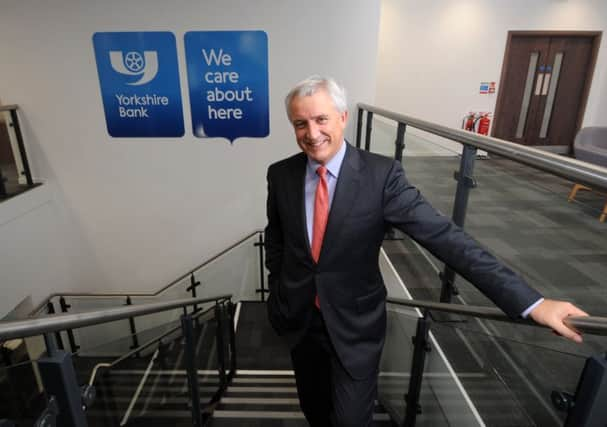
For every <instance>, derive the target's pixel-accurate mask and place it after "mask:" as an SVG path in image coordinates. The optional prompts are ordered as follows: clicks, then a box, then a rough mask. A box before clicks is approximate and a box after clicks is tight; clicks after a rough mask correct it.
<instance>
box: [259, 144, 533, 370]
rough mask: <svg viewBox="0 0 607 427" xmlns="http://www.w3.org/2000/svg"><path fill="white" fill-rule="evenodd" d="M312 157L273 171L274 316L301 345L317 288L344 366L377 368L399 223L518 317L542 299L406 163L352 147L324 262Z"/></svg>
mask: <svg viewBox="0 0 607 427" xmlns="http://www.w3.org/2000/svg"><path fill="white" fill-rule="evenodd" d="M306 162H307V157H306V155H305V154H304V153H299V154H296V155H294V156H292V157H289V158H288V159H285V160H282V161H279V162H277V163H275V164H273V165H271V166H270V167H269V168H268V176H267V179H268V200H267V215H268V225H267V227H266V229H265V239H266V266H267V268H268V270H269V272H270V276H269V287H270V297H269V299H268V314H269V318H270V322H271V323H272V326H273V327H274V329H275V330H276V331H277V332H278V333H279V334H280V335H284V336H285V337H286V338H287V339H288V341H289V342H290V344H291V345H292V346H294V345H295V344H297V343H298V342H299V340H300V338H301V337H302V336H303V334H304V333H305V331H306V328H307V326H308V323H309V320H310V315H311V314H312V310H315V308H314V297H315V295H316V293H318V295H319V298H320V303H321V312H322V314H323V317H324V319H325V323H326V327H327V331H328V334H329V336H330V338H331V342H332V343H333V346H334V347H335V350H336V352H337V355H338V357H339V359H340V361H341V362H342V365H343V366H344V367H345V369H346V370H347V371H348V373H349V374H350V375H351V376H352V377H354V378H366V377H368V376H370V375H373V374H375V373H376V372H377V369H378V365H379V360H380V356H381V351H382V348H383V343H384V338H385V332H386V307H385V299H386V289H385V286H384V283H383V279H382V276H381V274H380V270H379V265H378V262H379V261H378V260H379V249H380V246H381V243H382V240H383V236H384V232H385V231H386V229H387V227H388V226H390V225H392V226H394V227H396V228H398V229H400V230H402V231H403V232H404V233H406V234H408V235H409V236H410V237H412V238H413V239H414V240H415V241H417V242H418V243H420V244H421V245H422V246H424V247H425V248H426V249H428V250H429V251H430V252H431V253H432V254H434V255H435V256H436V257H437V258H439V259H440V260H442V261H443V262H445V263H446V264H447V265H449V266H450V267H452V268H453V269H454V270H455V271H457V272H458V273H459V274H460V275H461V276H463V277H464V278H466V279H467V280H468V281H470V282H471V283H474V284H476V286H477V287H478V288H479V289H480V290H481V291H482V292H483V293H484V294H485V295H486V296H487V297H489V298H490V299H491V300H492V301H493V302H494V303H495V304H496V305H497V306H498V307H500V308H501V309H502V310H503V311H504V312H505V313H506V314H508V315H509V316H510V317H512V318H516V317H518V316H520V314H521V313H523V311H524V310H525V309H527V308H528V307H529V306H530V305H531V304H533V303H534V302H535V301H537V300H538V299H539V298H540V297H541V295H540V294H539V293H538V292H536V291H535V290H533V289H531V288H530V287H529V286H527V285H526V284H525V282H524V281H523V280H522V279H521V278H520V277H519V276H518V275H516V274H515V273H514V272H513V271H512V270H510V269H509V268H507V267H506V266H504V265H503V264H502V263H500V262H499V261H498V260H497V259H496V258H495V257H494V256H493V255H491V254H490V253H489V252H487V251H486V250H485V249H484V248H483V247H481V246H480V245H479V244H478V243H477V242H476V241H475V240H474V239H472V238H471V237H470V236H469V235H467V234H466V233H465V232H464V231H463V230H462V229H461V228H459V227H457V226H456V225H454V224H453V223H452V222H451V220H450V219H449V218H447V217H445V216H444V215H442V214H440V213H439V212H438V211H437V210H435V209H434V208H433V207H432V206H431V205H430V204H429V203H428V202H426V201H425V200H424V198H423V197H422V195H421V194H420V192H419V191H418V190H417V189H416V188H415V187H413V186H412V185H411V184H409V182H408V181H407V179H406V178H405V173H404V171H403V169H402V166H401V164H400V163H398V162H396V161H394V160H392V159H389V158H387V157H383V156H379V155H376V154H372V153H368V152H365V151H362V150H359V149H357V148H354V147H352V146H351V145H349V144H348V146H347V148H346V155H345V158H344V161H343V164H342V167H341V170H340V174H339V177H338V180H337V186H336V188H335V195H334V199H333V202H332V205H331V211H330V213H329V222H328V224H327V229H326V231H325V236H324V239H323V245H322V250H321V254H320V258H319V261H318V264H317V263H315V262H314V261H313V259H312V255H311V252H310V244H309V240H308V236H307V231H306V219H305V201H304V178H305V173H306Z"/></svg>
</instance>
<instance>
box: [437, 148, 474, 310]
mask: <svg viewBox="0 0 607 427" xmlns="http://www.w3.org/2000/svg"><path fill="white" fill-rule="evenodd" d="M475 159H476V147H473V146H471V145H464V149H463V151H462V157H461V160H460V166H459V171H458V172H455V174H454V178H455V180H456V181H457V190H456V192H455V202H454V205H453V215H452V219H453V222H454V223H455V224H457V225H458V226H460V227H461V228H464V223H465V221H466V210H467V209H468V198H469V196H470V190H471V189H473V188H475V187H476V181H475V179H474V176H473V174H474V160H475ZM440 279H441V283H442V286H441V295H440V301H441V302H451V298H452V297H453V295H457V293H458V291H457V288H456V287H455V283H454V282H455V271H454V270H453V269H451V268H449V267H448V266H445V269H444V270H443V273H442V274H441V275H440Z"/></svg>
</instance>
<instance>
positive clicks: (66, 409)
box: [38, 334, 88, 427]
mask: <svg viewBox="0 0 607 427" xmlns="http://www.w3.org/2000/svg"><path fill="white" fill-rule="evenodd" d="M44 339H45V342H46V345H47V355H46V357H41V358H40V359H38V369H39V371H40V377H41V379H42V382H43V384H44V390H45V392H46V394H47V396H49V398H50V397H51V396H54V397H55V399H56V401H57V406H58V408H59V412H58V414H57V425H59V426H70V427H86V426H88V424H87V421H86V417H85V415H84V408H83V404H82V393H81V391H80V387H79V386H78V381H77V379H76V372H75V371H74V365H73V363H72V356H71V354H70V353H68V352H66V351H63V350H57V349H56V348H55V344H54V342H53V337H52V335H50V334H45V335H44Z"/></svg>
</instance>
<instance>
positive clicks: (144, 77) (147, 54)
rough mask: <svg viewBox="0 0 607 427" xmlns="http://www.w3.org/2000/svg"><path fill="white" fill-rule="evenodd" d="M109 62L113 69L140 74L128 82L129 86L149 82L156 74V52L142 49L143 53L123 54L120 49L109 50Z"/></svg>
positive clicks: (119, 71)
mask: <svg viewBox="0 0 607 427" xmlns="http://www.w3.org/2000/svg"><path fill="white" fill-rule="evenodd" d="M109 54H110V64H111V65H112V68H113V69H114V71H116V72H118V73H120V74H124V75H127V76H141V78H140V79H139V80H137V81H136V82H132V83H128V82H127V84H128V85H131V86H141V85H144V84H146V83H149V82H151V81H152V80H154V77H156V74H158V53H157V52H155V51H148V50H146V51H144V52H143V55H141V53H139V52H136V51H131V52H127V53H126V54H123V52H122V51H115V50H113V51H110V52H109Z"/></svg>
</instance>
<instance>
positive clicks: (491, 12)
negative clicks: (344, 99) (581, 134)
mask: <svg viewBox="0 0 607 427" xmlns="http://www.w3.org/2000/svg"><path fill="white" fill-rule="evenodd" d="M606 29H607V2H605V1H604V0H533V1H528V0H510V1H503V0H461V1H437V0H430V1H427V2H419V1H412V0H382V11H381V21H380V37H379V57H378V71H377V73H378V79H377V93H376V102H377V104H378V105H380V106H382V107H384V108H387V109H391V110H395V111H398V112H401V113H403V114H409V115H412V116H415V117H419V118H422V119H427V120H431V121H434V122H437V123H440V124H443V125H446V126H452V127H460V125H461V120H462V117H463V116H464V115H465V114H466V112H468V111H469V110H476V111H479V110H480V111H495V101H496V95H493V96H491V95H480V94H479V84H480V82H481V81H495V82H496V83H497V84H498V86H499V80H500V75H501V70H502V62H503V57H504V50H505V48H506V40H507V34H508V31H509V30H555V31H556V30H558V31H565V30H576V31H580V30H588V31H605V30H606ZM606 44H607V41H606V40H605V36H603V40H602V43H601V48H600V51H599V56H598V60H597V63H596V67H595V74H594V79H593V83H592V87H591V92H590V97H589V99H588V104H587V109H586V114H585V118H584V123H583V125H584V126H589V125H606V124H607V96H606V94H607V47H606ZM497 90H498V91H499V87H498V88H497Z"/></svg>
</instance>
